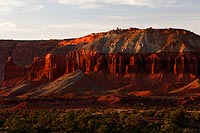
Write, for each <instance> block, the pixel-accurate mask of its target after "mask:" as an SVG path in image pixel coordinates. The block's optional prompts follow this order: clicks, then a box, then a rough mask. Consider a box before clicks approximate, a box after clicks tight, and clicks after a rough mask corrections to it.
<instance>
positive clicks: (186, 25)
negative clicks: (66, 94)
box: [0, 0, 200, 40]
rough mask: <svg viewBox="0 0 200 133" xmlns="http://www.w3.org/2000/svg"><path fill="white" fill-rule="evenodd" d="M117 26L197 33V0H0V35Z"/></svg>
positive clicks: (58, 34)
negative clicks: (174, 29) (179, 29)
mask: <svg viewBox="0 0 200 133" xmlns="http://www.w3.org/2000/svg"><path fill="white" fill-rule="evenodd" d="M117 27H119V28H122V29H125V28H129V27H137V28H148V27H153V28H169V27H171V28H181V29H188V30H190V31H192V32H195V33H196V34H199V35H200V0H0V39H18V40H19V39H25V40H28V39H65V38H72V37H81V36H85V35H87V34H90V33H96V32H102V31H108V30H112V29H116V28H117Z"/></svg>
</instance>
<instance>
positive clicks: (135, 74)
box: [0, 28, 200, 96]
mask: <svg viewBox="0 0 200 133" xmlns="http://www.w3.org/2000/svg"><path fill="white" fill-rule="evenodd" d="M199 53H200V36H199V35H196V34H194V33H192V32H190V31H187V30H183V29H171V28H170V29H153V28H148V29H137V28H130V29H117V30H111V31H108V32H103V33H93V34H90V35H88V36H85V37H81V38H76V39H65V40H46V41H15V40H1V41H0V80H1V87H2V88H3V89H1V92H0V93H1V94H2V95H4V94H7V95H9V94H10V95H11V91H10V92H9V90H12V88H15V87H16V86H19V85H22V84H29V85H30V86H29V88H28V89H26V91H22V92H21V93H17V94H16V93H15V95H16V96H25V95H27V96H29V95H30V94H31V95H33V94H34V96H37V95H38V96H39V95H40V94H37V93H36V92H35V93H34V90H35V91H37V92H38V90H39V89H44V87H43V86H45V85H47V84H48V83H50V82H52V81H54V82H55V84H56V83H58V84H59V82H60V81H57V79H59V78H60V77H62V76H63V75H66V74H72V73H73V72H77V70H79V72H82V73H84V75H83V76H82V77H80V78H78V79H77V80H73V82H71V81H70V78H71V79H74V77H73V76H72V77H73V78H72V77H70V76H66V77H67V78H69V81H68V80H67V82H69V84H68V85H66V86H65V87H64V88H62V89H61V90H62V91H60V92H59V91H57V92H56V93H55V92H54V91H50V90H48V92H49V93H48V94H47V93H45V96H46V95H53V94H55V95H56V96H64V95H67V94H68V93H70V94H71V93H73V91H75V90H77V91H78V92H83V91H94V92H98V93H100V92H101V91H104V92H107V91H111V90H115V91H117V90H119V88H121V89H120V91H123V90H127V89H128V90H129V91H128V93H131V92H134V93H136V94H138V93H137V92H135V91H142V92H148V94H151V93H150V92H151V91H152V92H153V94H160V93H168V92H170V91H173V90H175V89H178V88H179V87H183V86H185V85H187V84H189V83H191V82H193V81H194V80H196V79H198V78H199V75H200V54H199ZM63 78H64V77H63ZM195 83H196V82H195ZM41 85H43V86H41ZM127 86H129V87H127ZM18 89H19V91H20V89H22V88H20V87H18ZM82 89H83V90H82ZM193 89H196V88H193ZM16 90H17V89H16ZM44 90H45V89H44ZM12 92H13V91H12ZM134 93H132V94H134ZM138 95H139V94H138ZM40 96H41V95H40Z"/></svg>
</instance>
